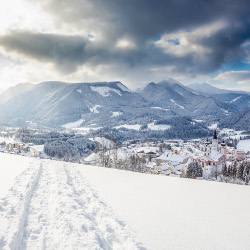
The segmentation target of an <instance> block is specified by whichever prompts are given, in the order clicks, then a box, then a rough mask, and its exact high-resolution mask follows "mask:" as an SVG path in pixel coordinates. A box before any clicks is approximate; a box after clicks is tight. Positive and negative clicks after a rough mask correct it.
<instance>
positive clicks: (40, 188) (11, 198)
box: [0, 160, 142, 249]
mask: <svg viewBox="0 0 250 250" xmlns="http://www.w3.org/2000/svg"><path fill="white" fill-rule="evenodd" d="M0 221H1V224H0V249H142V247H141V245H140V244H139V243H137V242H136V241H135V239H134V237H133V235H132V234H131V232H130V231H131V230H129V228H128V227H127V226H126V225H125V224H124V222H122V221H120V220H118V219H117V218H116V217H115V215H114V214H113V212H112V210H111V208H110V207H109V206H107V205H106V204H105V203H104V202H103V201H102V200H101V198H100V197H99V196H98V194H97V193H96V192H95V191H94V190H93V189H92V187H91V186H90V184H89V183H88V182H87V181H86V180H85V179H84V178H83V177H82V176H81V174H80V173H79V171H78V170H77V169H76V167H74V166H73V165H72V164H65V163H62V162H55V161H49V160H43V161H39V160H37V161H35V162H33V163H32V164H31V165H30V166H29V167H28V168H27V169H26V170H25V171H24V172H22V174H21V175H19V176H18V177H17V179H16V183H15V184H14V185H13V186H12V188H11V189H10V191H9V194H8V195H7V196H6V197H5V198H3V199H1V200H0Z"/></svg>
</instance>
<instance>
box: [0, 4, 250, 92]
mask: <svg viewBox="0 0 250 250" xmlns="http://www.w3.org/2000/svg"><path fill="white" fill-rule="evenodd" d="M0 5H1V8H0V90H1V89H4V88H6V87H9V86H13V85H15V84H17V83H20V82H30V83H39V82H42V81H49V80H60V81H68V82H93V81H115V80H119V81H122V82H123V83H124V84H125V85H127V86H128V87H131V88H134V89H135V88H137V87H140V86H142V83H147V82H151V81H154V82H158V81H161V80H164V79H168V78H174V79H176V80H178V81H180V82H182V83H183V84H190V83H203V82H207V83H210V84H213V85H214V86H218V87H223V88H231V89H232V88H236V89H245V90H250V40H249V38H250V15H249V12H250V1H249V0H245V1H244V0H237V1H235V0H209V1H208V0H157V1H153V0H88V1H87V0H11V1H10V0H1V3H0Z"/></svg>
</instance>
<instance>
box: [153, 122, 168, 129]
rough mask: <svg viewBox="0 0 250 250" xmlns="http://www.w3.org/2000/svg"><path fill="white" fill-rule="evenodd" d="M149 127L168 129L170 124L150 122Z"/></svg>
mask: <svg viewBox="0 0 250 250" xmlns="http://www.w3.org/2000/svg"><path fill="white" fill-rule="evenodd" d="M148 128H149V129H151V130H167V129H170V128H171V126H170V125H165V124H154V122H152V123H149V124H148Z"/></svg>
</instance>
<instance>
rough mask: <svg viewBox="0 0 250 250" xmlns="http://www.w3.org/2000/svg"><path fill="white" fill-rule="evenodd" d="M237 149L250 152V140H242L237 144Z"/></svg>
mask: <svg viewBox="0 0 250 250" xmlns="http://www.w3.org/2000/svg"><path fill="white" fill-rule="evenodd" d="M237 149H244V150H245V152H250V140H240V141H239V143H238V144H237Z"/></svg>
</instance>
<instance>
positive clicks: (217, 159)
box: [195, 130, 227, 167]
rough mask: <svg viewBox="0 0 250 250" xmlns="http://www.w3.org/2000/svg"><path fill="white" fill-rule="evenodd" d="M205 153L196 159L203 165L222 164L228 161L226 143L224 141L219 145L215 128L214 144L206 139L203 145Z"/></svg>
mask: <svg viewBox="0 0 250 250" xmlns="http://www.w3.org/2000/svg"><path fill="white" fill-rule="evenodd" d="M203 152H204V154H203V155H202V156H200V157H198V158H196V159H195V161H197V162H199V163H200V164H201V166H202V167H206V166H213V165H220V164H223V163H226V153H227V150H226V144H225V142H224V141H223V142H222V143H221V145H220V146H219V145H218V138H217V132H216V130H214V136H213V139H212V144H211V143H210V142H209V141H208V139H207V140H206V142H205V143H204V146H203Z"/></svg>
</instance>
